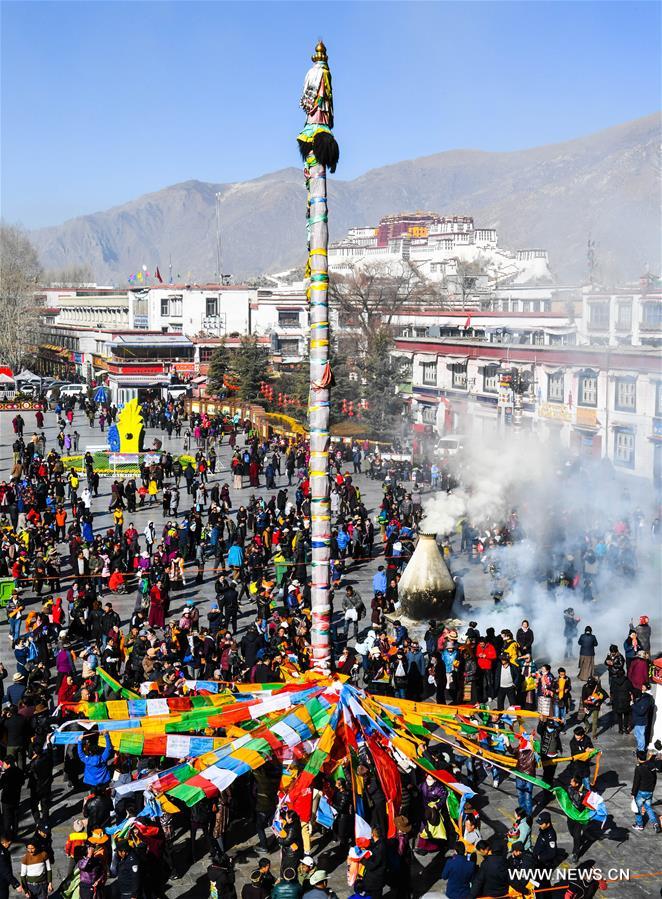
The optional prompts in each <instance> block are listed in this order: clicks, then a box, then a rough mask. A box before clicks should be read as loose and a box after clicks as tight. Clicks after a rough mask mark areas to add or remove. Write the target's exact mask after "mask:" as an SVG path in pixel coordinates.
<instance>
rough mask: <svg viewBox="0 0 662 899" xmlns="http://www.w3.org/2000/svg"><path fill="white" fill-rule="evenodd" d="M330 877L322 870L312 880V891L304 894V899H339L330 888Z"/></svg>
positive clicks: (316, 872) (314, 874)
mask: <svg viewBox="0 0 662 899" xmlns="http://www.w3.org/2000/svg"><path fill="white" fill-rule="evenodd" d="M328 881H329V875H328V874H327V873H326V871H323V870H322V869H321V868H320V869H319V870H317V871H315V872H314V873H313V875H312V876H311V878H310V889H309V890H307V891H306V892H305V893H304V894H303V899H338V897H337V896H336V894H335V893H334V892H333V890H330V889H329V887H328Z"/></svg>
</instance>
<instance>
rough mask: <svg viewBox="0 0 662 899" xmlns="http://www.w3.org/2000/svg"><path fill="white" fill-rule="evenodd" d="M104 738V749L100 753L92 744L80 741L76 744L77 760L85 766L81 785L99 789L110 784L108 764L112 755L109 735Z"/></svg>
mask: <svg viewBox="0 0 662 899" xmlns="http://www.w3.org/2000/svg"><path fill="white" fill-rule="evenodd" d="M105 736H106V748H105V749H104V750H103V751H101V752H100V751H98V747H97V746H96V745H95V744H94V743H90V742H88V741H81V742H80V743H79V744H78V758H79V759H80V760H81V762H82V763H83V765H84V766H85V771H84V772H83V783H84V784H85V785H86V786H88V787H99V786H103V785H104V784H107V783H109V782H110V768H109V767H108V762H109V761H110V759H111V758H112V755H113V745H112V743H111V742H110V736H109V734H108V733H106V735H105ZM95 739H96V738H95Z"/></svg>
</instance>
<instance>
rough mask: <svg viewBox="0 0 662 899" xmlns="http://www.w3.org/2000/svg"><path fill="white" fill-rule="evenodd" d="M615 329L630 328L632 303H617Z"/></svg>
mask: <svg viewBox="0 0 662 899" xmlns="http://www.w3.org/2000/svg"><path fill="white" fill-rule="evenodd" d="M616 327H618V328H627V329H629V328H631V327H632V303H619V304H618V313H617V315H616Z"/></svg>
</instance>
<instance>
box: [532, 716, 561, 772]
mask: <svg viewBox="0 0 662 899" xmlns="http://www.w3.org/2000/svg"><path fill="white" fill-rule="evenodd" d="M562 726H563V725H562V723H561V722H560V721H556V720H555V719H553V718H548V717H547V716H545V715H541V716H540V721H539V722H538V727H537V731H538V737H539V739H540V761H541V762H542V773H543V780H544V781H546V782H547V783H548V784H549V785H550V786H552V784H553V783H554V777H555V775H556V765H555V764H553V763H551V762H550V759H554V758H556V757H557V756H559V755H561V751H562V746H561V728H562Z"/></svg>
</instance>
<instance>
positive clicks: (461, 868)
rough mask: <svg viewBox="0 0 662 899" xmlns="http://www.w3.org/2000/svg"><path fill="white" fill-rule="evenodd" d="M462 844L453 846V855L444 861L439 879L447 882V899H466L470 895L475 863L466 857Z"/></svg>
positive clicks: (465, 850) (464, 847)
mask: <svg viewBox="0 0 662 899" xmlns="http://www.w3.org/2000/svg"><path fill="white" fill-rule="evenodd" d="M466 853H467V849H466V846H465V845H464V843H461V842H460V843H456V844H455V855H454V856H451V858H448V859H446V862H445V864H444V868H443V871H442V872H441V879H442V880H447V881H448V884H447V885H446V896H447V897H448V899H468V897H469V896H470V895H471V881H472V879H473V876H474V874H475V872H476V862H475V861H473V859H471V858H468V857H467V854H466Z"/></svg>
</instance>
